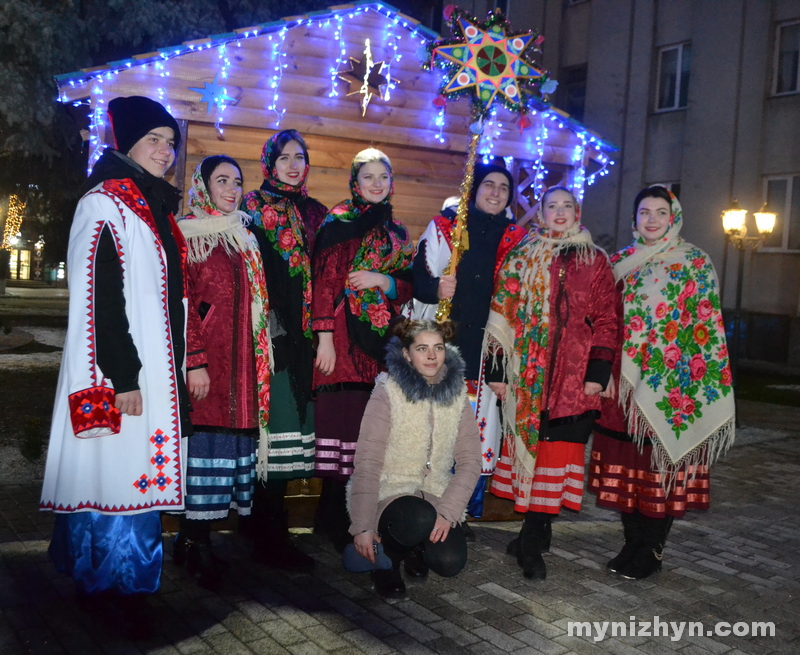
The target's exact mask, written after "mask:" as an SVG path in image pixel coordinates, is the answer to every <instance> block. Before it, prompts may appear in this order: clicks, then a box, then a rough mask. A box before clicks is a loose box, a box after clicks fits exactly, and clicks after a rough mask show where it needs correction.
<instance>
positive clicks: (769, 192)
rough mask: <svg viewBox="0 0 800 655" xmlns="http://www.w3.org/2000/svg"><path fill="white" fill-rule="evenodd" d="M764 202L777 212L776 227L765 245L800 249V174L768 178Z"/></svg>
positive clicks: (781, 248)
mask: <svg viewBox="0 0 800 655" xmlns="http://www.w3.org/2000/svg"><path fill="white" fill-rule="evenodd" d="M764 202H766V203H767V204H768V205H769V208H770V210H772V211H774V212H775V213H776V214H777V218H776V220H775V229H774V230H773V231H772V234H771V235H769V237H767V240H766V241H765V242H764V247H765V248H774V249H779V250H795V251H797V250H800V175H782V176H772V177H768V178H766V179H765V180H764Z"/></svg>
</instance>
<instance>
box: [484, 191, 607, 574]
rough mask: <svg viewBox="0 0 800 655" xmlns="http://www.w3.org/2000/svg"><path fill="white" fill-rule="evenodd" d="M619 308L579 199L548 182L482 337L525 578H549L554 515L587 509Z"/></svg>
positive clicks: (501, 480)
mask: <svg viewBox="0 0 800 655" xmlns="http://www.w3.org/2000/svg"><path fill="white" fill-rule="evenodd" d="M616 307H617V299H616V292H615V288H614V277H613V275H612V273H611V266H610V265H609V263H608V259H607V258H606V256H605V254H604V253H603V252H602V251H598V250H597V248H596V247H595V246H594V244H593V243H592V238H591V235H590V234H589V232H588V231H587V230H586V228H585V227H583V226H582V225H581V224H580V213H579V209H578V204H577V202H576V200H575V197H574V196H573V194H572V192H571V191H570V190H569V189H566V188H564V187H552V188H550V189H548V190H547V191H546V192H545V194H544V195H543V196H542V199H541V201H540V205H539V221H538V225H537V226H536V227H535V228H534V230H533V232H532V233H531V234H530V235H529V236H528V237H526V238H525V239H524V240H523V241H521V242H520V243H519V245H517V246H516V247H515V248H513V249H512V250H511V252H510V253H509V254H508V256H507V257H506V260H505V262H504V264H503V266H502V268H501V269H500V272H499V273H498V276H497V278H496V280H495V295H494V299H493V301H492V306H491V311H490V313H489V321H488V323H487V325H486V337H485V340H484V353H485V354H486V355H487V356H497V355H499V354H500V353H501V352H502V360H503V367H502V371H501V372H502V374H503V375H502V377H503V379H504V381H503V382H490V386H491V387H492V389H493V390H494V391H495V393H496V394H497V395H498V396H499V397H500V398H501V399H502V400H503V412H502V413H503V425H504V432H505V439H504V442H503V446H502V451H501V454H500V461H499V462H498V464H497V468H496V469H495V473H494V477H493V479H492V486H491V492H492V493H494V494H495V495H497V496H500V497H501V498H509V499H512V500H513V501H514V509H515V510H516V511H517V512H522V513H524V514H525V520H524V522H523V525H522V530H521V531H520V534H519V537H518V538H515V539H514V540H513V541H512V542H511V543H510V544H509V547H508V552H509V553H511V554H514V555H516V556H517V561H518V563H519V565H520V566H521V567H522V571H523V574H524V575H525V577H527V578H533V579H538V580H543V579H544V578H545V577H546V575H547V569H546V567H545V563H544V559H543V558H542V552H544V551H547V550H548V549H549V545H550V534H551V520H552V518H553V516H555V515H558V513H559V512H560V510H561V507H562V506H564V507H567V508H568V509H572V510H575V511H577V510H579V509H580V507H581V496H582V494H583V481H584V473H583V471H584V447H585V444H586V442H587V441H588V439H589V436H590V435H591V431H592V425H593V423H594V421H595V419H596V418H597V417H598V416H599V414H600V412H599V410H600V397H599V395H600V394H601V393H605V389H606V386H607V384H608V382H609V378H610V375H611V363H612V361H613V359H614V348H615V347H616V346H617V341H618V337H617V335H618V333H619V319H618V316H617V311H616ZM492 368H493V367H491V366H490V367H489V374H487V378H488V379H490V380H491V378H492V377H494V376H495V375H496V373H494V374H493V373H492Z"/></svg>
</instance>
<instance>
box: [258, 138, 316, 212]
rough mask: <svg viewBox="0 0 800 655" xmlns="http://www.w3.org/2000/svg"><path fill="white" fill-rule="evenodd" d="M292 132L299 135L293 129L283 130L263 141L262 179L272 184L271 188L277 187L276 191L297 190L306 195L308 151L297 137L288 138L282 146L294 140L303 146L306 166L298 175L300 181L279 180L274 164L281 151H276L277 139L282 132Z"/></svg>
mask: <svg viewBox="0 0 800 655" xmlns="http://www.w3.org/2000/svg"><path fill="white" fill-rule="evenodd" d="M286 133H289V135H291V134H292V133H294V134H297V136H298V137H299V136H300V135H299V134H298V133H297V132H295V130H284V132H278V133H277V134H273V135H272V136H271V137H270V138H269V139H267V141H266V142H265V143H264V147H263V148H262V149H261V172H262V173H263V174H264V179H265V180H266V181H267V182H268V183H269V184H270V186H272V187H273V188H275V189H277V190H278V191H289V192H299V193H300V194H301V195H302V196H304V197H306V196H308V188H307V187H306V178H308V169H309V163H308V152H307V151H306V149H305V145H304V144H303V142H302V141H300V140H298V139H290V140H289V141H287V142H286V143H284V146H283V147H284V148H285V147H286V145H288V144H289V143H291V142H292V141H294V142H295V143H299V144H300V145H301V147H302V148H303V154H304V155H305V158H306V167H305V168H304V169H303V174H302V175H301V176H300V181H299V182H298V183H297V184H296V185H295V184H287V183H286V182H281V181H280V180H279V179H278V169H277V167H276V166H275V162H276V161H277V160H278V157H280V156H281V152H279V151H278V140H279V139H280V137H281V135H282V134H286Z"/></svg>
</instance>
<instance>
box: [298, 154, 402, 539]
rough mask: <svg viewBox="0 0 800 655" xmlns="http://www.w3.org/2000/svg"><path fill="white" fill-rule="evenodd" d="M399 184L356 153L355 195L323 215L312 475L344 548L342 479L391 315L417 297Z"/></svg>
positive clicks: (331, 529)
mask: <svg viewBox="0 0 800 655" xmlns="http://www.w3.org/2000/svg"><path fill="white" fill-rule="evenodd" d="M393 186H394V185H393V181H392V165H391V162H390V161H389V158H388V157H387V156H386V155H385V154H383V153H382V152H381V151H379V150H375V149H373V148H369V149H367V150H362V151H361V152H359V153H358V154H357V155H356V156H355V158H354V159H353V164H352V166H351V169H350V192H351V194H352V197H351V199H350V200H346V201H345V202H343V203H341V204H339V205H337V206H336V207H334V208H333V209H332V210H331V212H330V214H328V216H327V217H326V218H325V221H324V223H323V224H322V227H321V228H320V230H319V234H318V236H317V245H316V250H315V252H314V272H313V277H314V298H313V301H312V307H311V314H312V327H313V330H314V332H316V333H317V335H318V337H319V347H318V350H317V360H316V369H317V370H316V371H315V373H314V386H315V388H316V390H317V457H316V475H317V476H319V477H321V478H323V487H322V494H321V496H320V501H319V507H318V509H317V514H316V517H315V521H314V529H315V531H316V532H318V533H321V534H324V535H326V536H327V537H329V538H330V539H331V541H332V542H333V543H334V545H335V546H336V547H337V548H339V549H344V546H345V545H346V543H347V542H348V541H349V540H350V535H349V533H348V528H349V525H350V519H349V517H348V516H347V510H346V508H345V484H346V482H347V480H348V479H349V477H350V475H351V474H352V473H353V456H354V454H355V449H356V441H357V440H358V434H359V430H360V428H361V417H362V416H363V415H364V409H365V408H366V405H367V401H368V400H369V396H370V392H371V391H372V388H373V386H374V382H375V377H376V376H377V375H378V373H379V372H380V371H381V370H382V368H383V358H384V348H385V345H386V342H387V339H388V337H387V334H386V332H387V329H388V327H389V321H390V319H391V318H392V317H393V316H397V315H398V314H399V312H400V307H401V306H402V305H403V304H404V303H406V302H407V301H408V300H410V299H411V259H412V244H411V239H410V238H409V236H408V231H407V230H406V228H405V227H404V226H403V225H402V224H401V223H398V222H397V221H395V220H394V218H393V217H392V205H391V202H390V201H391V197H392V191H393Z"/></svg>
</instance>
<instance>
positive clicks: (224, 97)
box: [189, 73, 236, 115]
mask: <svg viewBox="0 0 800 655" xmlns="http://www.w3.org/2000/svg"><path fill="white" fill-rule="evenodd" d="M218 80H219V73H217V74H216V75H215V76H214V81H213V82H204V83H203V87H202V88H198V87H193V86H190V87H189V91H196V92H197V93H199V94H200V95H201V96H202V97H201V98H200V101H199V102H205V103H206V105H207V106H206V115H208V114H210V113H211V109H212V108H213V107H217V109H218V110H219V109H220V108H221V107H223V106H224V105H225V104H226V103H230V102H236V98H232V97H231V96H229V95H228V94H227V91H226V89H225V86H224V85H222V84H220V83H219V81H218Z"/></svg>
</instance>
